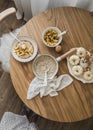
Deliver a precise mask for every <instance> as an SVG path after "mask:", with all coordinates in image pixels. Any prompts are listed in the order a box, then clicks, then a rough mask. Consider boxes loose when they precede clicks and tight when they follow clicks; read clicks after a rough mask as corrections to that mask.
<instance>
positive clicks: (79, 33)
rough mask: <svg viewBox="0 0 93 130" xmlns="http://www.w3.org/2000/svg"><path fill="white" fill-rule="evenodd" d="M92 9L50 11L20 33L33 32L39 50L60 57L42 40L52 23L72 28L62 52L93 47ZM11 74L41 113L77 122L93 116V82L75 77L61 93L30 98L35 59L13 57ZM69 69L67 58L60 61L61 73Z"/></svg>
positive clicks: (17, 87)
mask: <svg viewBox="0 0 93 130" xmlns="http://www.w3.org/2000/svg"><path fill="white" fill-rule="evenodd" d="M91 17H92V16H91V14H90V12H88V11H85V10H83V9H79V8H71V7H63V8H56V9H50V10H47V11H45V12H43V13H41V14H39V15H37V16H34V17H33V18H32V19H31V20H30V21H28V22H27V23H26V24H25V25H24V26H23V27H22V29H21V31H20V33H19V35H20V36H24V35H27V36H28V35H29V36H31V37H33V38H34V39H35V40H36V42H37V44H38V48H39V50H38V53H42V54H46V53H47V54H51V55H53V56H54V57H57V56H59V55H60V54H57V53H56V52H55V50H54V49H53V48H48V47H46V46H45V45H44V44H43V43H42V39H41V36H42V32H43V31H44V29H45V28H47V27H49V26H57V27H58V28H59V29H60V30H62V31H64V30H65V29H68V30H69V32H68V33H67V34H66V35H65V36H64V37H63V41H62V48H63V51H62V53H64V52H66V51H68V50H69V49H71V48H72V47H80V46H82V47H85V48H86V49H90V48H91V47H93V19H92V18H91ZM10 65H11V67H10V74H11V79H12V82H13V85H14V88H15V90H16V92H17V94H18V95H19V97H20V98H21V99H22V101H23V102H24V103H25V104H26V105H27V106H28V107H29V108H30V109H32V110H33V111H34V112H35V113H37V114H39V115H40V116H42V117H44V118H47V119H50V120H53V121H59V122H75V121H80V120H84V119H87V118H89V117H91V116H93V84H83V83H81V82H80V81H77V80H76V79H74V78H73V79H74V81H73V83H72V84H71V85H70V86H68V87H66V88H64V89H63V90H61V91H59V92H58V96H55V97H50V96H46V97H43V98H40V97H39V96H36V97H35V98H34V99H32V100H27V99H26V96H27V90H28V87H29V83H30V82H31V80H32V79H33V78H34V74H33V72H32V68H31V65H32V62H29V63H20V62H18V61H16V60H15V59H14V58H13V57H12V56H11V58H10ZM64 73H67V74H69V72H68V68H67V64H66V60H63V61H61V62H60V63H59V71H58V74H57V75H60V74H64Z"/></svg>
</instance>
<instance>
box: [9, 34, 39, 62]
mask: <svg viewBox="0 0 93 130" xmlns="http://www.w3.org/2000/svg"><path fill="white" fill-rule="evenodd" d="M18 39H19V40H27V41H30V42H31V43H32V45H33V47H34V53H33V55H32V56H31V57H29V58H26V59H23V58H20V57H18V56H17V55H16V53H15V50H14V46H15V45H16V44H17V43H18V41H17V40H14V42H13V45H12V49H11V53H12V55H13V57H14V58H15V59H16V60H17V61H20V62H29V61H31V60H33V59H34V58H35V56H36V55H37V51H38V47H37V43H36V42H35V40H34V39H32V38H31V37H30V36H19V37H18Z"/></svg>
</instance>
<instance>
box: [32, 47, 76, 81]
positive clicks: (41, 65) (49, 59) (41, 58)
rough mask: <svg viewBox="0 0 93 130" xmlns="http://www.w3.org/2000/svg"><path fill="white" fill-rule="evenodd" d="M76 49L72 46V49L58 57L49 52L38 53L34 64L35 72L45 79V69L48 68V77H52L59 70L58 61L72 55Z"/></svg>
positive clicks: (37, 75)
mask: <svg viewBox="0 0 93 130" xmlns="http://www.w3.org/2000/svg"><path fill="white" fill-rule="evenodd" d="M75 51H76V49H75V48H72V49H71V50H69V51H68V52H66V53H65V54H63V55H61V56H60V57H57V58H55V57H53V56H52V55H48V54H40V55H38V56H37V57H36V58H35V60H34V61H33V64H32V70H33V73H34V74H35V76H36V77H38V78H39V79H44V74H45V71H46V70H47V69H48V72H47V78H48V79H52V78H53V77H54V76H55V75H56V74H57V72H58V62H59V61H61V60H63V59H64V58H66V57H67V56H69V55H71V54H72V53H74V52H75Z"/></svg>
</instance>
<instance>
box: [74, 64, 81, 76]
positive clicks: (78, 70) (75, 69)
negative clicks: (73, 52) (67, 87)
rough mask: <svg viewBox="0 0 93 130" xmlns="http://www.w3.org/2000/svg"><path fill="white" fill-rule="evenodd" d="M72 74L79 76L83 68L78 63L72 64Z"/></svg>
mask: <svg viewBox="0 0 93 130" xmlns="http://www.w3.org/2000/svg"><path fill="white" fill-rule="evenodd" d="M72 71H73V74H74V75H76V76H79V75H81V74H82V73H83V68H82V67H81V66H80V65H77V66H74V67H73V68H72Z"/></svg>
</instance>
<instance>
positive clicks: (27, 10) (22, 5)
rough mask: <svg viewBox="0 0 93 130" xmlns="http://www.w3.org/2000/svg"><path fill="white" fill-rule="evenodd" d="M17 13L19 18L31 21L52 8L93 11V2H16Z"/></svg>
mask: <svg viewBox="0 0 93 130" xmlns="http://www.w3.org/2000/svg"><path fill="white" fill-rule="evenodd" d="M14 2H15V4H16V7H17V9H18V11H17V18H19V19H20V18H21V17H22V14H23V13H24V19H25V20H29V19H30V18H31V17H32V16H34V15H36V14H38V13H40V12H42V11H44V10H46V9H49V8H52V7H61V6H73V7H80V8H84V9H86V10H89V11H93V0H14Z"/></svg>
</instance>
